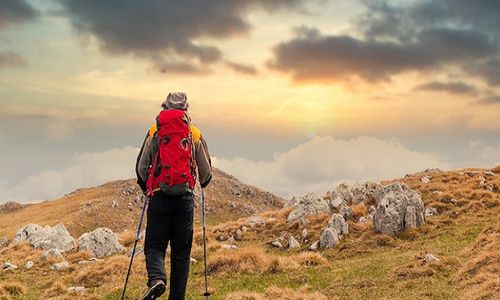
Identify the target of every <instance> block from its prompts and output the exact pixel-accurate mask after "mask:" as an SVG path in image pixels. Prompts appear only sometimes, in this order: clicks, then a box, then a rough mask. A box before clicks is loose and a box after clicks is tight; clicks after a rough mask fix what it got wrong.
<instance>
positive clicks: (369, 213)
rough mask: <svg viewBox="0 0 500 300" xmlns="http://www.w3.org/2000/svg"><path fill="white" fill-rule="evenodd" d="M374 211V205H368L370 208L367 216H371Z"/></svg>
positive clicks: (375, 209)
mask: <svg viewBox="0 0 500 300" xmlns="http://www.w3.org/2000/svg"><path fill="white" fill-rule="evenodd" d="M376 211H377V208H376V207H375V206H374V205H370V208H368V215H370V216H373V215H374V214H375V212H376Z"/></svg>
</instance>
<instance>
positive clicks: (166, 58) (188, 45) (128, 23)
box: [59, 0, 301, 73]
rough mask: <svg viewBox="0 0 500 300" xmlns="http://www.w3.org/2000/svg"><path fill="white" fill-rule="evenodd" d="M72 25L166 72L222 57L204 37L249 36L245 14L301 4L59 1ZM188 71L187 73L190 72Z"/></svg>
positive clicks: (290, 0)
mask: <svg viewBox="0 0 500 300" xmlns="http://www.w3.org/2000/svg"><path fill="white" fill-rule="evenodd" d="M59 2H60V3H61V4H62V6H63V9H64V13H65V14H66V15H67V16H68V17H69V19H70V21H71V24H72V25H73V27H74V28H76V29H77V30H78V31H79V32H80V33H82V34H85V35H91V36H93V37H95V38H96V39H97V40H98V41H99V43H100V45H101V48H102V49H103V50H104V51H105V52H108V53H113V54H132V55H135V56H138V57H141V58H145V59H148V60H150V61H152V62H153V64H155V65H157V64H158V65H163V67H160V68H158V69H163V70H164V72H175V71H178V70H179V68H178V67H180V66H182V65H184V66H185V67H186V68H187V69H188V70H192V69H196V67H198V68H200V65H209V64H212V63H214V62H218V61H220V60H221V58H222V52H221V51H220V49H219V48H218V47H216V46H214V45H208V44H204V43H203V42H200V40H201V39H203V38H215V39H223V38H230V37H234V36H241V35H243V34H246V33H248V32H249V30H250V28H251V25H250V24H249V23H248V21H247V19H246V13H247V12H249V11H251V10H255V9H264V10H267V11H269V12H274V11H275V10H277V9H281V8H286V9H298V8H300V7H301V3H300V2H301V1H300V0H246V1H235V0H206V1H197V0H183V1H177V0H169V1H157V0H145V1H122V0H108V1H100V0H87V1H80V0H59ZM188 73H189V72H188Z"/></svg>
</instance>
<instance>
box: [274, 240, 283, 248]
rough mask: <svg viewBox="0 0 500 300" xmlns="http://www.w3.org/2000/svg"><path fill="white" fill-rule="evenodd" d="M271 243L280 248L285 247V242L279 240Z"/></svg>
mask: <svg viewBox="0 0 500 300" xmlns="http://www.w3.org/2000/svg"><path fill="white" fill-rule="evenodd" d="M271 245H272V246H273V247H274V248H278V249H282V248H283V244H282V243H280V242H279V241H273V242H272V243H271Z"/></svg>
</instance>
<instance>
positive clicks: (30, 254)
mask: <svg viewBox="0 0 500 300" xmlns="http://www.w3.org/2000/svg"><path fill="white" fill-rule="evenodd" d="M42 253H43V251H42V250H39V249H33V247H32V246H31V245H30V244H28V243H25V242H22V243H15V244H14V243H13V244H11V245H9V246H8V247H6V248H3V249H1V250H0V257H1V258H2V259H3V260H4V261H9V262H11V263H13V264H15V265H17V266H23V265H24V264H25V263H26V262H27V261H28V260H32V261H34V262H38V261H39V260H40V256H41V254H42Z"/></svg>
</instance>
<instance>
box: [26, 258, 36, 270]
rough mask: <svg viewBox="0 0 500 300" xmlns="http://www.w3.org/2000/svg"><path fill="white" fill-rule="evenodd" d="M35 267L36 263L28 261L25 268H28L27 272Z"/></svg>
mask: <svg viewBox="0 0 500 300" xmlns="http://www.w3.org/2000/svg"><path fill="white" fill-rule="evenodd" d="M34 266H35V263H34V262H33V261H32V260H28V261H27V262H26V265H25V266H24V267H25V268H26V270H31V269H33V267H34Z"/></svg>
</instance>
